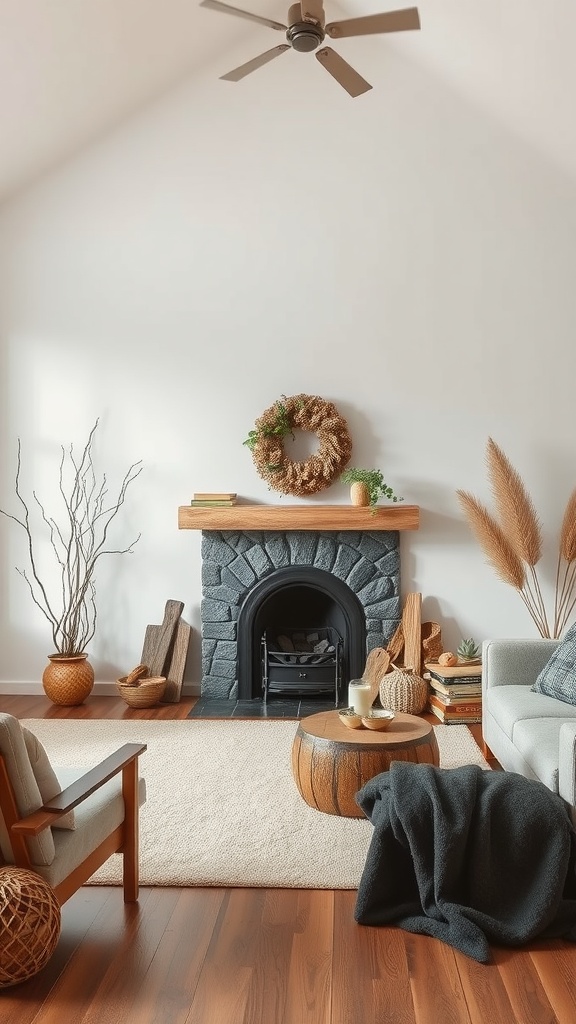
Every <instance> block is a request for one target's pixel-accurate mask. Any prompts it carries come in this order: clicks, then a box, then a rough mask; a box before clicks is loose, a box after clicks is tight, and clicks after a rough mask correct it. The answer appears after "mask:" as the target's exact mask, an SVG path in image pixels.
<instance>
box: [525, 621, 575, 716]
mask: <svg viewBox="0 0 576 1024" xmlns="http://www.w3.org/2000/svg"><path fill="white" fill-rule="evenodd" d="M532 690H533V691H534V692H535V693H544V694H546V695H547V696H548V697H554V698H555V699H556V700H561V701H564V703H565V704H573V705H576V622H575V623H574V624H573V625H572V626H570V629H569V630H568V631H567V632H566V633H565V635H564V637H563V638H562V640H561V641H560V643H559V644H558V647H557V648H556V650H555V651H554V652H553V654H552V655H551V657H550V659H549V660H548V662H547V663H546V665H545V666H544V668H543V669H542V671H541V672H540V674H539V675H538V678H537V679H536V682H535V683H534V684H533V686H532Z"/></svg>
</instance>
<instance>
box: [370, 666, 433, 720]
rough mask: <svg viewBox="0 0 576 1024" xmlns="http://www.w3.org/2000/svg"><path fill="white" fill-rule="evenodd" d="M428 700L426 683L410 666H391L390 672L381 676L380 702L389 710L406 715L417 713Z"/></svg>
mask: <svg viewBox="0 0 576 1024" xmlns="http://www.w3.org/2000/svg"><path fill="white" fill-rule="evenodd" d="M427 701H428V683H427V682H426V680H425V679H422V677H421V676H418V675H416V673H415V672H414V671H413V669H411V668H398V667H397V666H396V665H394V666H393V671H392V672H387V673H386V675H385V676H382V680H381V682H380V703H381V704H382V707H383V708H389V709H390V711H402V712H404V714H406V715H419V714H420V712H421V711H423V710H424V708H425V707H426V704H427Z"/></svg>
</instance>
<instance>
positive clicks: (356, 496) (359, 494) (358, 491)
mask: <svg viewBox="0 0 576 1024" xmlns="http://www.w3.org/2000/svg"><path fill="white" fill-rule="evenodd" d="M350 501H351V502H352V504H353V505H364V506H366V505H369V504H370V491H369V490H368V487H367V486H366V484H364V483H362V482H361V481H360V480H356V481H355V482H354V483H353V484H351V485H350Z"/></svg>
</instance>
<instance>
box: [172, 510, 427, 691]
mask: <svg viewBox="0 0 576 1024" xmlns="http://www.w3.org/2000/svg"><path fill="white" fill-rule="evenodd" d="M178 522H179V527H180V528H181V529H200V530H202V606H201V621H202V685H201V693H202V696H203V697H208V698H216V699H220V700H221V699H223V698H224V699H230V700H236V699H237V698H238V696H239V678H238V676H239V666H240V669H241V668H242V662H245V661H246V653H245V648H246V644H245V643H244V645H243V640H245V634H244V633H242V634H241V635H240V636H239V628H240V630H243V629H244V628H245V623H246V620H247V619H249V618H250V616H248V615H247V613H246V609H247V608H252V610H253V609H254V606H257V603H258V602H257V600H256V597H257V595H258V593H259V591H261V592H263V594H264V595H268V594H269V593H271V592H272V591H273V589H274V585H275V580H276V578H277V579H278V582H279V585H285V584H286V581H287V579H288V580H290V578H291V577H292V576H293V579H294V580H295V581H296V582H297V583H298V582H299V580H300V576H302V578H303V580H304V582H305V583H306V585H311V586H312V587H313V588H316V589H318V590H319V591H322V592H324V591H326V592H328V591H329V590H330V589H332V590H334V591H335V593H334V594H333V595H332V596H333V599H334V600H335V601H336V603H337V604H338V603H339V604H342V605H343V606H344V611H345V618H348V620H349V621H350V622H352V621H353V622H355V623H356V626H359V624H361V625H362V626H364V625H365V630H364V637H363V638H362V641H363V643H362V648H363V649H362V650H359V649H358V645H357V644H356V648H354V643H353V642H351V643H350V638H349V650H348V653H347V665H348V671H349V673H352V677H354V676H355V675H357V674H360V673H361V671H362V669H363V667H364V661H365V657H366V655H367V654H368V652H369V651H370V650H372V649H373V648H374V647H379V646H385V645H386V643H387V642H388V640H389V639H390V637H391V636H392V634H393V633H394V631H395V629H396V627H397V625H398V623H399V621H400V615H401V608H400V545H399V535H398V530H401V529H417V528H418V525H419V509H418V508H417V507H416V506H406V505H402V506H399V507H396V506H394V507H392V506H379V507H378V509H377V512H376V513H373V512H372V511H371V510H369V509H358V508H353V507H350V506H319V505H301V506H270V505H241V504H239V505H238V506H237V507H234V508H226V509H201V508H190V507H189V506H183V507H181V508H180V509H179V519H178ZM316 526H317V527H318V528H315V527H316ZM250 527H255V528H254V529H251V528H250ZM258 527H264V528H263V529H258ZM330 581H332V584H333V587H332V588H331V587H330ZM355 606H357V607H358V608H359V609H360V615H361V618H362V617H363V619H364V622H361V619H358V617H357V613H356V611H355V610H354V609H355ZM346 609H348V611H347V610H346ZM349 611H352V616H351V618H350V615H349V614H348V613H349ZM354 632H356V633H357V632H358V629H356V630H355V631H354ZM239 640H240V643H239ZM243 646H244V654H242V648H243ZM253 656H255V652H253ZM347 681H348V680H347V679H346V680H345V682H346V683H347ZM240 682H241V684H242V681H240ZM242 685H243V687H244V692H243V693H242ZM242 685H241V687H240V695H241V696H244V697H245V696H246V685H247V684H246V681H245V680H244V682H243V684H242ZM252 696H254V694H252Z"/></svg>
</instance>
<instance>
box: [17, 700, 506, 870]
mask: <svg viewBox="0 0 576 1024" xmlns="http://www.w3.org/2000/svg"><path fill="white" fill-rule="evenodd" d="M23 724H24V725H26V726H27V727H28V728H29V729H30V730H31V731H32V732H34V733H35V734H36V735H37V737H38V739H39V740H40V741H41V743H43V744H44V746H45V747H46V750H47V752H48V755H49V757H50V760H51V761H52V764H53V765H54V767H55V768H56V771H57V770H58V765H66V766H68V767H70V766H74V767H75V768H76V767H78V769H79V770H78V775H81V774H82V772H83V771H85V770H86V769H87V768H89V767H91V766H93V765H94V764H96V763H97V762H98V761H100V760H101V759H102V758H103V757H105V756H106V755H107V754H110V753H111V752H112V751H113V750H116V749H117V748H118V747H120V746H122V744H123V743H133V742H143V743H147V744H148V749H147V751H146V753H145V754H143V755H142V757H141V759H140V772H141V774H142V775H143V776H144V777H145V779H146V786H147V794H148V796H147V801H146V803H145V804H144V806H143V807H142V808H141V812H140V813H141V818H140V822H141V830H140V842H141V849H140V854H141V858H140V860H141V875H140V880H141V883H142V885H184V886H187V885H190V886H192V885H194V886H199V885H218V886H259V887H274V888H300V889H356V888H357V887H358V883H359V881H360V876H361V873H362V868H363V866H364V861H365V859H366V853H367V850H368V844H369V842H370V838H371V835H372V825H371V823H370V822H369V821H367V820H364V819H356V818H339V817H336V816H334V815H331V814H324V813H322V812H321V811H316V810H314V809H313V808H311V807H309V806H308V805H307V804H306V803H305V802H304V800H303V799H302V797H301V796H300V794H299V792H298V790H297V789H296V785H295V783H294V781H293V778H292V770H291V764H290V752H291V747H292V740H293V738H294V734H295V732H296V729H297V723H296V722H293V721H292V722H282V721H278V720H276V721H248V722H234V721H230V720H224V721H223V720H219V721H207V720H203V719H187V720H186V721H164V722H159V721H110V720H104V719H98V720H93V721H77V720H62V719H59V720H55V719H52V720H47V719H28V720H26V721H25V722H24V723H23ZM436 736H437V739H438V745H439V748H440V764H441V767H444V768H456V767H458V766H460V765H464V764H478V765H481V767H482V768H487V769H488V768H489V765H488V764H487V762H486V761H485V760H484V758H483V756H482V753H481V751H480V748H479V747H478V746H477V744H476V743H475V742H474V740H473V738H472V735H471V733H470V732H469V731H468V729H467V728H466V726H463V725H438V726H436ZM91 881H92V882H93V883H96V884H98V883H101V884H113V885H117V884H120V858H119V856H114V857H113V858H111V859H110V860H109V861H108V862H107V864H105V865H104V866H103V867H102V868H101V869H100V870H99V871H98V872H97V873H96V874H95V875H94V876H93V878H92V880H91Z"/></svg>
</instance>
